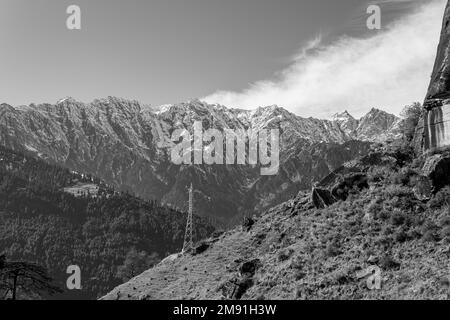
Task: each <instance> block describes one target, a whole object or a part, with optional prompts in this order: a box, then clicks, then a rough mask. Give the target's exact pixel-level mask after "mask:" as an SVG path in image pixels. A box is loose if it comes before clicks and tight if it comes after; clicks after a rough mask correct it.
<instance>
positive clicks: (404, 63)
mask: <svg viewBox="0 0 450 320" xmlns="http://www.w3.org/2000/svg"><path fill="white" fill-rule="evenodd" d="M389 1H390V2H396V1H399V0H396V1H395V0H394V1H393V0H389ZM400 1H405V0H400ZM445 3H446V1H444V0H434V1H432V2H429V3H427V4H425V5H421V6H420V7H418V8H417V10H415V11H414V12H412V13H410V14H408V15H406V16H404V17H402V18H400V19H398V20H397V21H396V22H394V23H391V24H390V25H388V26H383V28H384V29H383V30H381V31H379V32H376V34H375V35H373V36H369V37H367V38H351V37H342V38H340V39H338V40H336V41H335V42H332V43H331V44H329V45H324V46H321V37H320V36H318V37H317V38H315V39H313V40H311V41H310V42H309V43H308V44H306V45H305V47H304V48H303V49H302V50H300V51H299V53H298V54H297V55H296V56H295V57H294V58H293V59H292V63H291V65H290V66H289V67H288V68H287V69H285V70H282V71H281V72H280V73H279V74H277V77H276V79H271V80H265V81H258V82H256V83H254V84H252V85H250V86H249V87H248V88H247V89H245V90H243V91H241V92H230V91H218V92H216V93H213V94H212V95H210V96H207V97H204V98H203V99H202V100H204V101H207V102H209V103H220V104H223V105H226V106H230V107H238V108H246V109H252V108H255V107H258V106H266V105H272V104H278V105H280V106H283V107H285V108H287V109H289V110H291V111H293V112H295V113H297V114H298V115H302V116H313V117H319V118H328V117H330V116H331V115H332V114H333V113H335V112H339V111H342V110H343V109H347V110H348V111H349V112H351V113H353V114H354V115H355V116H360V115H362V114H364V113H365V112H366V111H367V110H368V109H370V108H372V107H378V108H382V109H385V110H387V111H390V112H393V113H399V112H400V111H401V109H402V108H403V106H404V105H406V104H409V103H411V102H414V101H422V100H423V99H424V97H425V94H426V90H427V87H428V83H429V79H430V75H431V71H432V67H433V63H434V59H435V55H436V47H437V45H438V41H439V34H440V28H441V22H442V16H443V12H444V8H445Z"/></svg>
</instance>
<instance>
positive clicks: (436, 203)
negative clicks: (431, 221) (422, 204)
mask: <svg viewBox="0 0 450 320" xmlns="http://www.w3.org/2000/svg"><path fill="white" fill-rule="evenodd" d="M444 206H450V186H448V187H445V188H443V189H441V190H439V191H438V192H437V193H436V195H435V196H434V197H433V198H431V200H430V201H428V207H429V208H430V209H438V208H442V207H444Z"/></svg>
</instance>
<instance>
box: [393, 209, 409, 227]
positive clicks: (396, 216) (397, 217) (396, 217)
mask: <svg viewBox="0 0 450 320" xmlns="http://www.w3.org/2000/svg"><path fill="white" fill-rule="evenodd" d="M405 220H406V215H405V214H404V213H403V212H401V211H398V210H395V211H394V213H393V214H392V216H391V219H390V222H391V224H392V225H394V226H400V225H402V224H404V223H405Z"/></svg>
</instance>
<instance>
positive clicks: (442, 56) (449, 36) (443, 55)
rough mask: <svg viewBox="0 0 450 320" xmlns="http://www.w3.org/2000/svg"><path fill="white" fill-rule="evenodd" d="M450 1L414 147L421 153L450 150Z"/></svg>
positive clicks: (445, 13)
mask: <svg viewBox="0 0 450 320" xmlns="http://www.w3.org/2000/svg"><path fill="white" fill-rule="evenodd" d="M449 24H450V2H447V6H446V8H445V12H444V21H443V22H442V31H441V37H440V40H439V46H438V49H437V54H436V61H435V64H434V68H433V73H432V75H431V81H430V85H429V87H428V92H427V95H426V97H425V102H424V112H423V116H422V118H421V119H420V121H419V124H418V126H417V130H416V134H415V137H414V145H415V149H416V151H417V152H419V153H420V152H425V153H428V152H434V151H442V150H446V149H450V27H449Z"/></svg>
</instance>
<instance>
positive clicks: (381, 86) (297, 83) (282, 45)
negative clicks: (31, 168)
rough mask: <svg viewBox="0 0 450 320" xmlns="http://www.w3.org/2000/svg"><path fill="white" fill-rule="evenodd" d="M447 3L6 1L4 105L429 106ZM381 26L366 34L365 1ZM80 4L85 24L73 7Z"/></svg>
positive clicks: (322, 110)
mask: <svg viewBox="0 0 450 320" xmlns="http://www.w3.org/2000/svg"><path fill="white" fill-rule="evenodd" d="M445 2H446V1H445V0H378V1H369V0H367V1H366V0H277V1H274V0H127V1H119V0H95V1H92V0H33V1H30V0H0V103H1V102H4V103H8V104H11V105H13V106H17V105H22V104H30V103H44V102H48V103H55V102H56V101H58V100H59V99H61V98H64V97H67V96H71V97H74V98H75V99H77V100H80V101H84V102H90V101H92V100H93V99H95V98H102V97H106V96H118V97H123V98H128V99H136V100H139V101H140V102H142V103H144V104H150V105H153V106H157V105H161V104H168V103H178V102H182V101H186V100H190V99H194V98H200V99H202V100H204V101H207V102H210V103H220V104H224V105H226V106H228V107H236V108H245V109H253V108H256V107H259V106H266V105H272V104H277V105H279V106H282V107H284V108H286V109H288V110H290V111H292V112H294V113H296V114H298V115H301V116H313V117H317V118H329V117H331V116H332V115H333V114H334V113H336V112H340V111H343V110H348V111H349V112H350V113H352V114H354V115H355V116H361V115H363V114H364V113H365V112H367V111H368V110H369V109H370V108H372V107H377V108H381V109H384V110H387V111H390V112H392V113H397V114H398V113H399V112H400V111H401V109H402V108H403V106H404V105H407V104H409V103H412V102H414V101H422V100H423V99H424V97H425V94H426V89H427V87H428V82H429V78H430V75H431V70H432V66H433V63H434V58H435V55H436V47H437V44H438V40H439V33H440V28H441V23H442V15H443V12H444V7H445ZM374 3H375V4H377V5H379V6H380V8H381V17H382V19H381V21H382V25H381V30H369V29H368V28H367V26H366V20H367V18H368V17H369V15H368V14H367V12H366V10H367V7H368V6H369V4H374ZM73 4H74V5H78V6H79V7H80V8H81V30H68V29H67V28H66V19H67V18H68V16H69V15H68V14H67V13H66V9H67V7H68V6H69V5H73Z"/></svg>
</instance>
